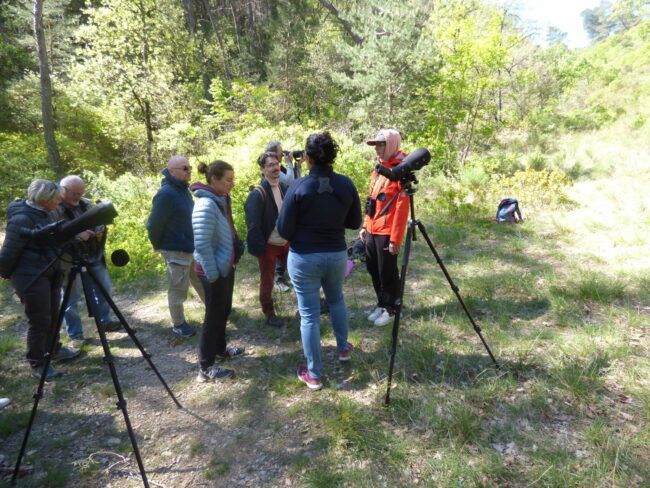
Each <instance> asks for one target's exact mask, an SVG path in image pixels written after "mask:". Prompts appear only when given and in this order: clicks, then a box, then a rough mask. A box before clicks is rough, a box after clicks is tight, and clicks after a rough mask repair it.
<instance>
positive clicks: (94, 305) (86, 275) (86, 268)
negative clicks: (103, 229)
mask: <svg viewBox="0 0 650 488" xmlns="http://www.w3.org/2000/svg"><path fill="white" fill-rule="evenodd" d="M116 216H117V211H116V210H115V208H114V207H113V205H112V204H111V203H110V202H103V203H99V204H98V205H96V206H95V207H93V208H92V209H90V210H88V211H87V212H85V213H84V214H83V215H81V216H80V217H78V218H76V219H73V220H70V221H67V222H66V221H59V222H55V223H53V224H50V225H47V226H45V227H41V228H39V229H34V230H31V229H29V230H25V231H24V232H23V235H24V236H25V237H29V238H32V239H35V240H38V241H39V242H41V243H42V244H43V245H44V246H48V247H50V248H51V249H53V250H56V254H57V256H56V258H54V259H53V260H52V261H51V262H50V263H49V264H48V265H47V266H45V268H44V269H43V270H42V271H41V272H40V273H39V274H38V275H37V276H36V277H35V278H34V279H33V280H32V281H31V282H30V283H29V284H28V285H27V286H26V287H25V288H26V289H29V288H30V287H31V286H32V285H33V284H34V283H36V281H38V279H39V278H40V277H41V276H43V275H44V274H45V273H47V272H48V270H49V269H50V268H52V267H53V266H55V265H56V263H57V262H58V261H59V259H60V258H61V256H63V255H64V254H65V255H66V256H69V259H70V264H71V266H72V267H71V269H70V272H69V273H68V277H67V280H66V283H65V288H64V290H65V292H64V294H63V301H62V302H61V306H60V308H59V314H58V316H57V320H56V322H53V325H52V327H53V328H55V330H52V331H51V332H52V333H51V334H50V337H51V340H50V344H49V345H48V352H47V353H46V354H45V358H44V359H45V363H44V367H43V368H42V374H41V377H40V380H39V383H38V388H37V391H36V393H34V395H33V397H34V405H33V407H32V412H31V415H30V418H29V422H28V424H27V429H26V431H25V436H24V437H23V442H22V444H21V447H20V452H19V454H18V459H17V461H16V465H15V467H14V472H13V476H12V478H11V484H12V485H14V484H15V483H16V479H17V477H18V474H19V472H20V465H21V462H22V459H23V456H24V454H25V449H26V448H27V441H28V439H29V435H30V432H31V430H32V425H33V423H34V419H35V417H36V411H37V409H38V404H39V401H40V399H41V398H42V397H43V388H44V385H45V381H46V376H47V372H48V369H49V366H50V362H51V360H52V357H53V355H54V352H55V349H56V346H57V342H58V337H59V331H60V329H61V324H62V322H63V316H64V312H65V309H66V308H67V306H68V303H69V301H70V295H71V293H72V287H73V285H74V282H75V279H76V278H77V277H78V276H79V277H80V278H81V283H82V286H83V291H84V295H85V297H86V306H87V307H88V315H89V316H90V317H93V318H94V319H95V325H96V327H97V333H98V335H99V340H100V342H101V345H102V349H103V351H104V362H105V363H106V365H107V366H108V370H109V372H110V375H111V379H112V380H113V388H114V389H115V394H116V396H117V400H118V401H117V403H116V406H117V408H118V409H119V410H121V412H122V415H123V417H124V423H125V424H126V429H127V431H128V434H129V439H130V441H131V446H132V447H133V454H134V455H135V458H136V461H137V464H138V468H139V470H140V475H141V477H142V483H143V486H144V487H145V488H147V487H148V486H149V481H148V479H147V475H146V472H145V469H144V464H143V462H142V456H141V455H140V450H139V448H138V443H137V441H136V437H135V433H134V431H133V427H132V426H131V420H130V418H129V414H128V411H127V409H126V400H125V398H124V394H123V392H122V387H121V385H120V380H119V378H118V376H117V370H116V369H115V361H114V358H113V355H112V354H111V350H110V347H109V345H108V339H107V338H106V331H105V330H104V328H103V327H102V326H101V321H100V314H99V304H98V300H97V298H98V296H97V295H101V297H102V298H103V299H104V300H105V301H106V303H107V304H108V305H109V306H110V308H111V309H112V310H113V313H114V314H115V316H116V317H117V318H118V320H119V322H120V324H121V325H122V328H123V329H124V332H126V333H127V334H128V335H129V337H130V338H131V340H132V341H133V343H134V344H135V346H136V347H137V348H138V350H139V351H140V353H141V354H142V357H143V358H144V359H145V360H146V361H147V363H148V365H149V367H150V368H151V369H152V371H153V372H154V373H155V374H156V376H157V377H158V379H159V380H160V382H161V384H162V385H163V387H164V388H165V390H166V391H167V393H168V394H169V396H170V397H171V399H172V400H173V402H174V403H175V404H176V406H177V407H178V408H180V409H184V407H183V405H181V404H180V402H179V401H178V400H177V399H176V397H175V396H174V393H173V392H172V390H171V389H170V387H169V386H168V385H167V383H166V382H165V380H164V378H163V377H162V375H161V374H160V372H159V371H158V369H157V368H156V366H155V364H154V363H153V362H152V361H151V354H149V353H148V352H147V351H145V349H144V347H143V346H142V344H141V343H140V341H139V340H138V338H137V337H136V335H135V331H134V330H133V329H132V328H131V326H129V324H128V322H127V321H126V319H125V318H124V315H122V312H121V311H120V309H119V308H118V307H117V305H116V304H115V302H114V301H113V299H112V298H111V296H110V293H109V292H108V291H107V290H106V288H104V285H103V284H102V282H101V280H100V279H99V278H98V276H97V275H96V274H95V272H94V271H93V265H94V264H96V262H95V261H93V258H92V257H90V256H88V255H87V254H86V253H84V252H83V250H82V248H81V246H80V243H79V241H77V239H76V236H77V235H78V234H80V233H81V232H83V231H85V230H87V229H91V228H95V227H98V226H104V225H107V224H110V223H112V222H113V219H114V218H115V217H116ZM95 259H97V258H96V257H95ZM112 260H113V263H114V264H115V265H116V266H123V265H124V264H126V263H127V262H128V254H127V253H126V251H123V250H118V251H115V252H114V253H113V255H112Z"/></svg>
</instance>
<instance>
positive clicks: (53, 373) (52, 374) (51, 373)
mask: <svg viewBox="0 0 650 488" xmlns="http://www.w3.org/2000/svg"><path fill="white" fill-rule="evenodd" d="M43 368H45V366H38V367H36V368H32V372H31V375H32V376H33V377H34V378H38V379H41V375H42V374H43ZM61 376H63V374H62V373H60V372H59V371H57V370H56V369H54V368H53V367H52V366H48V367H47V374H46V375H45V381H52V380H53V379H54V378H60V377H61Z"/></svg>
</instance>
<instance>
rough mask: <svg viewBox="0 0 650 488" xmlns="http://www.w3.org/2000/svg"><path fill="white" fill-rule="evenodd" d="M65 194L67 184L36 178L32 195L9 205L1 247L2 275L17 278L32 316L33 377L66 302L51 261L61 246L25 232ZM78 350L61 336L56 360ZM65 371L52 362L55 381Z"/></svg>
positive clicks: (47, 219)
mask: <svg viewBox="0 0 650 488" xmlns="http://www.w3.org/2000/svg"><path fill="white" fill-rule="evenodd" d="M62 193H63V189H62V188H61V186H59V185H57V184H56V183H54V182H52V181H49V180H40V179H39V180H34V181H32V182H31V183H30V185H29V187H28V188H27V200H23V199H19V200H14V201H13V202H11V203H10V204H9V205H8V206H7V233H6V235H5V240H4V243H3V244H2V248H1V249H0V276H1V277H2V278H4V279H6V280H11V284H12V285H13V287H14V290H15V291H16V294H17V295H18V297H19V298H20V301H21V302H22V304H23V305H24V306H25V315H27V319H28V321H29V326H28V329H27V354H26V356H27V360H28V361H29V364H30V366H31V368H32V376H34V377H36V378H40V376H41V374H42V373H43V368H44V366H45V354H46V353H47V352H48V347H49V345H50V344H51V343H52V342H51V341H52V337H53V336H52V335H53V334H57V335H58V330H57V328H56V325H57V324H56V320H57V318H58V315H59V305H60V303H59V302H60V301H61V272H60V268H59V264H58V263H57V262H55V264H54V265H52V266H51V267H50V268H49V269H48V265H49V264H50V263H51V262H52V261H55V260H56V258H57V254H58V253H57V251H58V250H57V249H56V248H54V247H53V245H52V244H50V243H47V242H43V241H41V240H39V239H38V238H36V237H30V236H28V235H25V230H35V229H39V228H42V227H44V226H46V225H47V224H49V223H51V222H52V217H51V212H52V211H53V210H54V209H56V207H57V206H58V205H59V203H60V202H61V196H62ZM37 277H38V278H37ZM34 279H36V281H34ZM32 282H33V283H32ZM78 355H79V351H78V350H76V349H73V348H68V347H63V346H61V343H60V342H58V340H57V345H56V348H55V350H54V359H55V360H57V361H62V360H66V359H72V358H73V357H76V356H78ZM59 376H61V373H59V372H58V371H56V370H55V369H54V368H53V367H52V366H50V367H49V368H48V370H47V372H46V377H45V378H46V380H50V379H52V378H58V377H59Z"/></svg>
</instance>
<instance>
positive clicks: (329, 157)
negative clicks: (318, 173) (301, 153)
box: [305, 131, 339, 166]
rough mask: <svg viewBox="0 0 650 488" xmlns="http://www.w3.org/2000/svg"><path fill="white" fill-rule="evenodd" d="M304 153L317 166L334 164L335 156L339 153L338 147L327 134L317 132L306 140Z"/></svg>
mask: <svg viewBox="0 0 650 488" xmlns="http://www.w3.org/2000/svg"><path fill="white" fill-rule="evenodd" d="M305 152H306V153H307V156H309V157H310V158H311V159H312V160H313V161H314V164H315V165H317V166H327V165H330V164H334V160H335V159H336V154H337V153H338V152H339V145H338V144H337V143H336V141H335V140H334V139H332V136H331V135H330V133H329V132H327V131H325V132H317V133H316V134H312V135H310V136H309V137H308V138H307V142H306V143H305Z"/></svg>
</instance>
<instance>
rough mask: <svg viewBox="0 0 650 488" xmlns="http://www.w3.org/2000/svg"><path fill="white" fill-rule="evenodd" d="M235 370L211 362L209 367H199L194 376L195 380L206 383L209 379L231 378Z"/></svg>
mask: <svg viewBox="0 0 650 488" xmlns="http://www.w3.org/2000/svg"><path fill="white" fill-rule="evenodd" d="M234 376H235V372H234V371H233V370H232V369H226V368H222V367H221V366H217V365H216V364H213V365H212V366H210V367H209V368H206V369H203V368H199V375H198V376H197V377H196V381H198V382H199V383H207V382H209V381H216V380H222V379H224V378H233V377H234Z"/></svg>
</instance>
